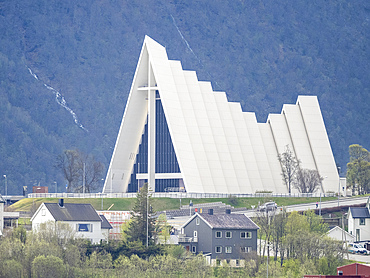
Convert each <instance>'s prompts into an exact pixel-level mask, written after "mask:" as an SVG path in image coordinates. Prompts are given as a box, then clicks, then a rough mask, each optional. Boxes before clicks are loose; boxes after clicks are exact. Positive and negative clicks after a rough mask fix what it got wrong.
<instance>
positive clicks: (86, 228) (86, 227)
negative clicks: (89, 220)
mask: <svg viewBox="0 0 370 278" xmlns="http://www.w3.org/2000/svg"><path fill="white" fill-rule="evenodd" d="M92 227H93V225H92V224H77V231H78V232H92Z"/></svg>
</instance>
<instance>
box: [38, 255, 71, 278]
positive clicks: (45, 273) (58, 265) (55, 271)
mask: <svg viewBox="0 0 370 278" xmlns="http://www.w3.org/2000/svg"><path fill="white" fill-rule="evenodd" d="M65 276H66V267H65V265H64V263H63V260H62V259H61V258H58V257H55V256H53V255H49V256H46V257H45V256H44V255H40V256H37V257H36V258H35V259H34V260H33V262H32V277H38V278H44V277H45V278H49V277H61V278H62V277H65Z"/></svg>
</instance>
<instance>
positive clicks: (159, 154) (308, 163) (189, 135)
mask: <svg viewBox="0 0 370 278" xmlns="http://www.w3.org/2000/svg"><path fill="white" fill-rule="evenodd" d="M286 146H289V148H290V150H291V151H292V152H293V153H294V155H295V156H296V158H298V159H299V160H300V161H301V165H302V167H303V168H307V169H314V170H318V172H319V173H320V175H321V176H322V177H324V180H323V182H322V186H321V189H320V190H321V191H322V192H325V191H332V192H336V191H338V184H339V176H338V172H337V169H336V164H335V161H334V157H333V153H332V150H331V147H330V142H329V139H328V135H327V133H326V129H325V125H324V120H323V117H322V114H321V111H320V106H319V103H318V100H317V97H316V96H298V99H297V102H296V104H285V105H284V106H283V108H282V111H281V113H280V114H270V115H269V116H268V119H267V121H266V123H258V122H257V120H256V116H255V113H252V112H243V111H242V108H241V105H240V104H239V103H234V102H228V100H227V98H226V94H225V93H224V92H215V91H213V89H212V86H211V83H210V82H203V81H199V80H198V79H197V75H196V73H195V72H194V71H187V70H183V69H182V66H181V63H180V61H172V60H168V57H167V53H166V50H165V48H164V47H163V46H162V45H160V44H158V43H157V42H155V41H154V40H153V39H151V38H149V37H147V36H146V37H145V40H144V44H143V46H142V50H141V54H140V57H139V61H138V64H137V68H136V72H135V76H134V79H133V82H132V85H131V90H130V94H129V97H128V100H127V104H126V108H125V112H124V115H123V119H122V123H121V126H120V130H119V133H118V136H117V141H116V145H115V148H114V152H113V155H112V159H111V162H110V165H109V169H108V172H107V176H106V179H105V184H104V188H103V192H104V193H121V192H136V191H138V188H140V186H142V185H143V184H144V183H145V182H148V184H149V187H150V189H151V190H152V191H155V192H176V191H182V192H189V193H227V194H246V193H255V192H256V191H272V192H273V193H288V188H287V187H286V185H285V184H284V183H283V180H282V176H281V172H282V168H281V165H280V163H279V161H278V159H277V157H278V154H281V153H283V152H284V151H285V149H286ZM292 192H293V193H294V192H297V191H295V189H292Z"/></svg>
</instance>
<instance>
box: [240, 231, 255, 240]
mask: <svg viewBox="0 0 370 278" xmlns="http://www.w3.org/2000/svg"><path fill="white" fill-rule="evenodd" d="M242 234H244V236H242ZM240 238H241V239H251V238H252V232H250V231H243V232H240Z"/></svg>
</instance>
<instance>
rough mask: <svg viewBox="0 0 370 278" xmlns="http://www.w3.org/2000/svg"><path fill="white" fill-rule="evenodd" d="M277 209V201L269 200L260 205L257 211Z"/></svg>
mask: <svg viewBox="0 0 370 278" xmlns="http://www.w3.org/2000/svg"><path fill="white" fill-rule="evenodd" d="M276 209H277V204H276V203H275V202H267V203H264V204H263V205H260V206H258V208H257V211H274V210H276Z"/></svg>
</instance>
